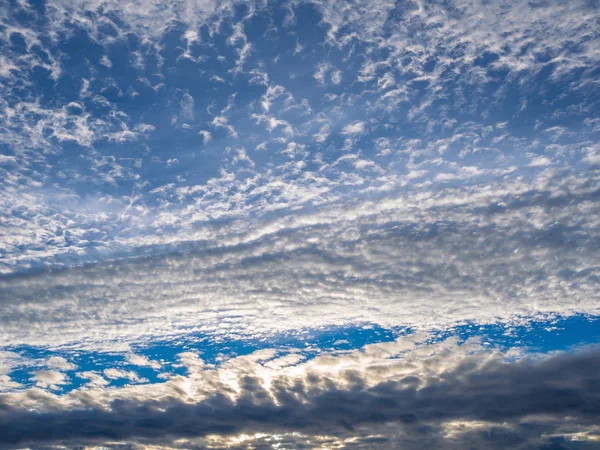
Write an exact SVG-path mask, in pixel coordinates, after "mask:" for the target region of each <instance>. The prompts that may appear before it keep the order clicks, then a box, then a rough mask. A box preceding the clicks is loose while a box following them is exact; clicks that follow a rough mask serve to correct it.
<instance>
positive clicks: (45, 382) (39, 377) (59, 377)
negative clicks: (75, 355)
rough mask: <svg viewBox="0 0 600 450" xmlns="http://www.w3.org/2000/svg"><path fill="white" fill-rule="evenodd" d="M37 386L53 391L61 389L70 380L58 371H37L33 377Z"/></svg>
mask: <svg viewBox="0 0 600 450" xmlns="http://www.w3.org/2000/svg"><path fill="white" fill-rule="evenodd" d="M31 381H33V382H34V383H35V384H36V386H39V387H41V388H48V389H52V390H58V389H61V387H60V386H61V385H64V384H67V382H68V381H69V378H68V377H67V376H66V375H65V374H64V373H62V372H59V371H57V370H37V371H35V372H33V376H32V377H31Z"/></svg>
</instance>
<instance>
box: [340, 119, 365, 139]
mask: <svg viewBox="0 0 600 450" xmlns="http://www.w3.org/2000/svg"><path fill="white" fill-rule="evenodd" d="M364 131H365V123H364V122H361V121H358V122H354V123H350V124H348V125H346V126H344V128H343V129H342V134H345V135H351V136H352V135H357V134H362V133H364Z"/></svg>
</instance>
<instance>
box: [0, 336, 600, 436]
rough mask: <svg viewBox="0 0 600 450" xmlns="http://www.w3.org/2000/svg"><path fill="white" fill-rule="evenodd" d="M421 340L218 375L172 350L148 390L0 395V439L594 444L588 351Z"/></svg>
mask: <svg viewBox="0 0 600 450" xmlns="http://www.w3.org/2000/svg"><path fill="white" fill-rule="evenodd" d="M422 338H423V337H418V336H410V337H406V338H402V339H399V340H397V341H395V342H391V343H386V344H374V345H369V346H366V347H365V348H364V349H361V350H356V351H352V352H349V353H346V354H339V355H335V354H323V355H321V356H318V357H316V358H314V359H311V360H308V361H305V362H303V361H302V359H303V357H302V356H300V355H297V354H296V355H295V354H294V353H293V351H292V352H291V353H288V354H286V355H282V354H278V353H277V352H276V351H274V350H263V351H259V352H255V353H253V354H250V355H248V356H243V357H236V358H233V359H231V360H229V361H226V362H224V363H223V364H222V365H221V366H220V367H218V368H214V367H213V366H210V365H206V364H205V363H203V361H202V360H201V359H200V358H198V356H197V355H195V354H192V353H184V354H181V355H180V359H181V361H182V363H183V364H184V366H185V367H186V370H187V375H185V376H181V375H175V376H172V377H171V378H170V379H169V380H168V381H166V382H165V383H161V384H158V385H156V384H155V385H145V386H131V387H124V388H120V389H111V390H103V389H101V388H98V387H94V386H90V387H84V388H81V389H78V390H76V391H72V392H70V393H68V394H64V395H55V394H49V393H45V392H43V391H41V390H39V389H35V388H34V389H30V390H27V391H23V392H17V393H13V394H4V395H2V397H0V404H2V410H1V412H0V429H1V430H2V433H1V436H2V438H1V439H0V440H1V443H2V444H3V445H6V446H9V447H10V446H24V445H27V446H29V445H33V446H36V445H48V444H61V445H67V446H73V445H103V446H108V447H114V448H118V447H119V446H120V443H121V442H129V443H131V445H134V446H135V445H139V446H144V445H145V443H152V444H153V445H157V446H159V447H161V446H164V447H173V448H248V446H257V447H258V448H263V447H264V448H273V447H271V445H272V444H275V443H277V442H283V445H285V446H288V447H293V448H305V447H308V448H328V447H330V446H336V447H337V448H392V447H398V446H402V447H403V448H457V447H460V446H463V447H464V446H471V447H475V448H484V447H485V448H496V447H497V448H508V447H510V448H542V446H543V445H551V444H552V443H553V442H554V443H555V444H556V445H563V447H561V448H593V445H595V444H594V442H595V441H597V439H598V438H599V434H598V433H599V430H598V428H597V422H598V414H600V403H599V401H600V397H599V393H598V389H597V386H598V381H599V380H598V372H599V370H598V369H600V355H599V353H598V349H596V348H591V349H587V350H582V351H580V352H578V353H574V354H559V355H555V356H546V357H534V358H532V357H525V356H524V355H523V354H521V353H520V352H519V351H518V350H517V349H514V350H511V351H510V352H508V353H502V352H500V351H498V350H495V349H490V348H486V347H483V346H481V345H479V343H478V341H477V340H476V339H473V340H470V341H467V342H465V343H462V344H458V343H457V341H456V340H452V339H450V340H447V341H444V342H441V343H439V344H424V343H422V342H421V339H422ZM286 442H287V443H286ZM571 442H573V443H574V444H573V445H581V446H582V447H574V446H573V447H571V444H570V443H571Z"/></svg>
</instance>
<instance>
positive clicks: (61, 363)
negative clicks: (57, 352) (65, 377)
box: [45, 356, 77, 371]
mask: <svg viewBox="0 0 600 450" xmlns="http://www.w3.org/2000/svg"><path fill="white" fill-rule="evenodd" d="M45 365H46V367H48V368H50V369H56V370H62V371H65V370H75V369H77V366H76V365H75V364H73V363H71V362H69V361H67V360H66V359H65V358H63V357H62V356H52V357H50V358H48V359H47V360H46V362H45Z"/></svg>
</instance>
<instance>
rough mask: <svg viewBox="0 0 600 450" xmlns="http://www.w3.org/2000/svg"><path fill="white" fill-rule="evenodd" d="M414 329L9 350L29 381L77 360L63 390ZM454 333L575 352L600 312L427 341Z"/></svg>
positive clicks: (384, 338)
mask: <svg viewBox="0 0 600 450" xmlns="http://www.w3.org/2000/svg"><path fill="white" fill-rule="evenodd" d="M413 331H414V330H412V329H410V328H406V327H393V328H383V327H381V326H378V325H373V324H352V325H348V326H341V327H326V328H320V329H306V330H302V331H298V332H291V333H280V334H277V335H274V336H265V337H261V338H254V339H247V338H243V337H239V338H235V336H229V337H227V338H225V337H223V336H217V337H215V336H206V335H202V334H192V335H184V336H180V337H178V338H174V339H169V340H163V341H151V342H147V343H145V344H144V345H140V346H133V347H132V348H131V351H132V353H133V354H135V355H141V356H144V357H146V358H148V359H149V360H150V361H153V362H157V363H159V364H160V366H161V367H160V368H150V367H143V366H139V365H135V364H131V363H130V362H129V361H128V359H127V355H126V354H123V353H110V352H86V351H77V352H71V351H61V350H49V349H44V348H34V347H25V346H22V347H14V348H8V349H7V350H10V351H13V352H16V353H18V354H19V355H21V356H22V357H23V358H24V360H26V361H29V364H28V365H27V366H22V367H17V368H15V369H14V370H13V371H12V372H11V373H10V376H11V378H12V379H13V380H14V381H16V382H18V383H21V384H23V385H24V386H32V385H33V384H34V382H33V381H32V379H31V378H32V373H33V372H34V371H35V370H40V369H43V368H45V366H44V361H45V360H47V359H48V358H50V357H52V356H61V357H64V358H65V359H67V361H69V362H71V363H73V364H75V365H76V366H77V368H76V369H73V370H66V371H64V373H65V374H66V375H67V376H68V378H69V381H68V382H67V383H66V384H65V385H62V386H60V389H61V390H62V391H69V390H72V389H77V388H79V387H82V386H84V385H85V384H86V383H87V382H88V380H87V379H86V378H84V377H81V376H78V375H77V374H78V373H81V372H86V371H96V372H97V373H98V374H100V375H102V373H103V371H104V370H106V369H111V368H112V369H119V370H122V371H125V372H127V373H129V372H130V371H133V372H134V373H135V374H136V375H137V377H138V379H133V380H132V379H129V378H127V377H125V376H123V377H119V378H115V379H109V380H108V381H109V382H110V385H111V386H116V387H119V386H124V385H127V384H131V383H133V384H139V383H159V382H162V381H164V380H165V377H164V375H165V374H166V375H167V376H170V375H173V374H180V375H185V374H186V368H185V367H184V366H182V365H181V363H180V362H179V360H178V357H177V355H178V354H180V353H182V352H193V353H196V354H198V355H199V356H200V358H202V360H203V361H204V362H205V363H207V364H210V365H214V366H217V367H218V366H219V365H220V364H221V363H222V362H224V361H227V360H228V359H230V358H235V357H238V356H245V355H249V354H251V353H253V352H256V351H258V350H264V349H276V351H277V353H278V354H287V353H289V352H290V351H293V352H295V353H298V354H301V355H302V356H303V357H304V358H306V359H311V358H314V357H315V356H317V355H319V354H322V353H323V352H327V353H333V354H337V353H344V352H347V351H350V350H356V349H361V348H363V347H365V346H366V345H369V344H376V343H381V342H391V341H394V340H395V339H397V338H398V337H400V336H405V335H410V334H412V333H413ZM450 337H457V338H458V340H459V342H464V341H466V340H467V339H470V338H478V339H481V342H482V344H483V345H486V346H489V347H494V348H498V349H500V350H503V351H506V350H508V349H511V348H519V349H521V350H522V351H524V352H525V353H530V354H548V353H551V352H556V351H574V350H576V349H577V348H581V347H584V346H587V345H594V344H598V343H599V342H600V317H597V316H588V315H583V314H578V315H573V316H569V317H561V316H554V317H548V318H546V319H540V320H533V321H531V320H526V321H525V322H524V323H522V324H518V325H511V324H504V323H497V324H489V325H480V324H475V323H465V324H461V325H457V326H454V327H450V328H446V329H442V330H433V331H431V335H430V337H429V338H428V339H426V341H425V342H426V343H435V342H441V341H443V340H445V339H447V338H450Z"/></svg>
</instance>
